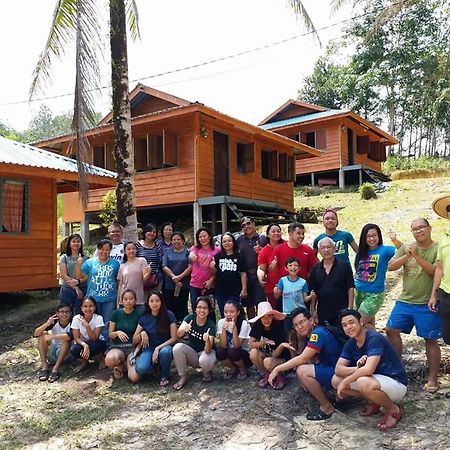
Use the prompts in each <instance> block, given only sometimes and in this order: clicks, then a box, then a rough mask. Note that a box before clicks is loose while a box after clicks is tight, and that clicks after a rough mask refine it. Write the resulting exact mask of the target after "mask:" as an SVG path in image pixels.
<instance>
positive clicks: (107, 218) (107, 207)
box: [98, 191, 117, 228]
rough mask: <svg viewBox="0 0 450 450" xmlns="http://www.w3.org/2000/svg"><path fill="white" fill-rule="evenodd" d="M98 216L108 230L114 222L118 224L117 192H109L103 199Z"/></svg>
mask: <svg viewBox="0 0 450 450" xmlns="http://www.w3.org/2000/svg"><path fill="white" fill-rule="evenodd" d="M98 215H99V217H100V219H102V225H103V226H104V227H105V228H108V227H109V226H110V225H111V224H112V223H113V222H117V198H116V191H109V192H108V193H107V194H106V195H105V196H104V197H103V199H102V203H101V205H100V212H99V213H98Z"/></svg>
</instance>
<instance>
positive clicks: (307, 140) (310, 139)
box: [300, 130, 327, 150]
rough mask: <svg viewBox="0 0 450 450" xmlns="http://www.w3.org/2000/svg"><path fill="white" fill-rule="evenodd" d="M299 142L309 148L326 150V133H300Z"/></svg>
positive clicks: (320, 131) (318, 131) (323, 131)
mask: <svg viewBox="0 0 450 450" xmlns="http://www.w3.org/2000/svg"><path fill="white" fill-rule="evenodd" d="M300 142H301V143H302V144H306V145H308V146H309V147H313V148H317V149H319V150H326V148H327V131H326V130H317V131H310V132H308V133H303V132H302V133H300Z"/></svg>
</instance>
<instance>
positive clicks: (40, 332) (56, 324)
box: [33, 303, 72, 383]
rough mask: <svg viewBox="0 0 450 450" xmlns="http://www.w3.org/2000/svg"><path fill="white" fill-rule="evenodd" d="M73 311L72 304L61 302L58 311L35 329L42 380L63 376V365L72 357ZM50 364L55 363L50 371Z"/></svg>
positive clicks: (51, 381)
mask: <svg viewBox="0 0 450 450" xmlns="http://www.w3.org/2000/svg"><path fill="white" fill-rule="evenodd" d="M71 316H72V311H71V309H70V306H69V305H67V304H65V303H61V304H60V305H59V306H58V308H57V310H56V313H55V314H53V316H50V317H49V318H48V319H47V320H46V321H45V322H44V323H43V324H42V325H40V326H39V327H37V328H36V329H35V330H34V334H33V336H34V337H37V338H38V350H39V356H40V358H41V369H40V371H39V374H38V377H39V380H40V381H47V380H48V381H49V383H53V382H54V381H57V380H58V379H59V377H60V376H61V371H60V368H61V365H62V363H63V362H64V360H66V358H70V359H71V356H70V354H69V350H70V343H71V341H72V334H71V331H70V319H71ZM49 365H53V369H52V370H51V371H50V369H49Z"/></svg>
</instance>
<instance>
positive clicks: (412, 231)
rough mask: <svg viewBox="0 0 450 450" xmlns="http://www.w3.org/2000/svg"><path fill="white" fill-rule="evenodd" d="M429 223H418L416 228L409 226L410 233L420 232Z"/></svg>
mask: <svg viewBox="0 0 450 450" xmlns="http://www.w3.org/2000/svg"><path fill="white" fill-rule="evenodd" d="M428 226H429V225H420V226H419V227H416V228H411V233H420V232H421V231H423V230H425V228H428Z"/></svg>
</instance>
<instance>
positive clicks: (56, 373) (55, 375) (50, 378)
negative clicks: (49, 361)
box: [48, 370, 61, 383]
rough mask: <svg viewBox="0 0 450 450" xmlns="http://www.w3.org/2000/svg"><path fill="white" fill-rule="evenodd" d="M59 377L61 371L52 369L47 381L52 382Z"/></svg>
mask: <svg viewBox="0 0 450 450" xmlns="http://www.w3.org/2000/svg"><path fill="white" fill-rule="evenodd" d="M60 378H61V372H55V371H53V370H52V373H51V374H50V376H49V377H48V382H49V383H54V382H55V381H58V380H59V379H60Z"/></svg>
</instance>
